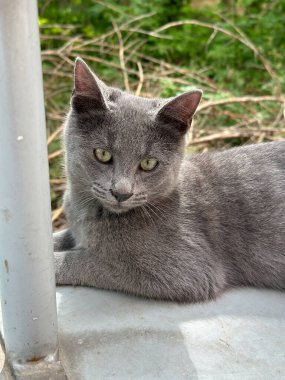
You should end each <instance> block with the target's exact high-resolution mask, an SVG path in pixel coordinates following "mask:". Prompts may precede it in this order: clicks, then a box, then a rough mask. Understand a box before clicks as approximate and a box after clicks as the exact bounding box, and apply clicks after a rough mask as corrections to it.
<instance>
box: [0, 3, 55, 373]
mask: <svg viewBox="0 0 285 380" xmlns="http://www.w3.org/2000/svg"><path fill="white" fill-rule="evenodd" d="M0 7H1V12H0V285H1V303H2V317H3V335H4V341H5V349H6V354H7V356H8V359H9V361H10V363H11V364H12V366H13V367H14V369H15V368H16V370H17V371H18V373H19V374H21V368H25V365H29V363H30V365H32V364H33V365H34V363H41V362H46V363H47V362H48V363H49V364H48V366H49V368H52V363H53V362H55V363H56V362H57V349H58V341H57V316H56V301H55V281H54V268H53V255H52V230H51V221H50V220H51V218H50V216H51V210H50V193H49V182H48V162H47V147H46V130H45V116H44V102H43V86H42V71H41V58H40V41H39V31H38V14H37V2H36V0H21V1H19V0H0ZM23 373H24V371H23ZM29 373H30V375H29V378H30V379H32V378H33V377H32V372H29ZM20 378H21V377H20ZM42 378H44V377H42ZM52 378H56V377H52Z"/></svg>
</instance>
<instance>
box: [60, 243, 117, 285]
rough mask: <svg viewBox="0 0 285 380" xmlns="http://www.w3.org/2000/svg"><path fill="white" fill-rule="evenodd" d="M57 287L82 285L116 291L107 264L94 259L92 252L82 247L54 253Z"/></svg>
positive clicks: (111, 272)
mask: <svg viewBox="0 0 285 380" xmlns="http://www.w3.org/2000/svg"><path fill="white" fill-rule="evenodd" d="M54 262H55V278H56V284H57V285H83V286H93V287H97V288H104V289H116V283H115V281H114V278H113V271H112V268H110V265H109V264H108V263H105V262H104V261H102V260H100V259H98V258H96V257H95V255H94V252H91V251H90V250H88V249H86V248H82V247H76V248H73V249H71V250H68V251H62V252H55V253H54Z"/></svg>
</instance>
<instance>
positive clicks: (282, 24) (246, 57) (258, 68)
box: [39, 0, 285, 94]
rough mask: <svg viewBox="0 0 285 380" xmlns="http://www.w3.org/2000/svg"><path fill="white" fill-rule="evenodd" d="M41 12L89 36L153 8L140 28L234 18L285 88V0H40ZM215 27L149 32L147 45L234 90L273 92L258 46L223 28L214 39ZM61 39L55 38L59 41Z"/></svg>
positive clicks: (221, 22) (157, 54)
mask: <svg viewBox="0 0 285 380" xmlns="http://www.w3.org/2000/svg"><path fill="white" fill-rule="evenodd" d="M39 12H40V24H41V25H44V24H68V25H72V24H73V25H76V26H77V27H76V28H75V29H73V30H71V31H70V33H69V35H70V36H72V35H75V34H80V35H81V36H83V37H85V38H92V37H93V36H99V35H101V34H103V33H106V32H107V31H108V30H110V29H111V28H112V22H114V21H115V22H116V23H117V24H120V23H123V22H127V21H128V20H129V19H130V17H136V16H139V15H142V14H147V13H154V15H153V16H152V17H149V18H146V19H143V20H141V22H140V21H138V23H137V24H136V28H143V29H144V30H149V31H152V30H155V29H156V28H158V27H160V26H161V25H164V24H166V23H169V22H173V21H178V20H186V19H195V20H199V21H202V22H209V23H212V24H213V23H214V24H215V25H218V26H221V27H225V25H227V29H228V30H232V31H234V28H233V27H231V25H230V24H231V23H233V24H234V25H235V26H236V27H238V28H240V29H241V30H242V32H243V33H245V34H246V36H247V37H248V38H249V39H250V41H251V42H252V43H253V44H254V45H255V46H256V47H257V48H258V49H259V50H260V52H261V53H264V54H265V55H266V57H267V59H268V60H269V61H270V62H271V64H272V66H273V67H274V69H275V71H276V73H277V75H278V77H279V78H280V81H281V84H282V86H283V88H284V85H285V73H284V72H285V70H284V58H285V54H284V52H285V37H284V36H285V0H277V1H276V0H275V1H262V0H238V1H216V0H212V1H211V0H208V1H203V0H200V1H197V0H195V1H191V0H188V1H186V0H155V1H145V0H130V1H126V0H124V1H119V2H118V1H114V0H108V1H94V0H71V1H67V0H53V1H46V0H40V1H39ZM42 32H43V33H48V34H52V33H53V34H59V33H61V32H64V33H65V34H66V31H65V30H61V28H60V27H54V28H52V29H42ZM212 33H213V30H210V29H207V28H203V27H201V26H193V25H184V26H180V27H176V28H171V29H168V30H166V31H165V32H163V35H165V36H167V37H171V39H162V38H155V37H149V40H148V43H147V44H145V45H144V46H143V47H142V51H143V52H144V53H145V54H147V55H151V56H153V57H155V58H158V59H163V60H167V61H168V62H172V63H175V64H177V65H180V66H181V67H191V68H193V69H199V70H201V68H204V69H205V70H206V71H207V76H208V77H209V78H212V79H213V80H214V81H216V82H224V81H226V82H227V85H228V88H229V89H230V90H231V92H232V93H233V94H239V93H240V92H242V93H249V94H251V93H255V94H258V93H260V94H261V93H262V94H265V93H268V94H270V93H272V82H271V81H270V78H269V77H268V81H264V76H268V74H267V73H266V72H264V67H262V65H261V63H260V61H259V60H258V59H257V57H254V54H253V52H252V51H250V50H249V49H248V48H247V47H246V46H244V45H243V44H242V43H240V42H239V41H235V40H232V39H230V38H229V37H228V36H225V35H223V34H221V33H218V34H217V35H216V36H215V38H214V39H213V40H212V41H210V40H209V39H210V37H211V35H212ZM60 43H61V41H53V42H52V44H53V47H54V46H56V44H58V46H60ZM50 44H51V41H48V44H47V43H45V42H44V43H43V48H47V47H50ZM47 45H49V46H47ZM98 70H99V72H100V73H101V74H102V75H103V76H104V78H105V79H109V78H110V81H112V80H113V79H114V73H112V72H111V71H110V69H109V68H106V67H105V70H104V68H103V67H100V68H99V69H98Z"/></svg>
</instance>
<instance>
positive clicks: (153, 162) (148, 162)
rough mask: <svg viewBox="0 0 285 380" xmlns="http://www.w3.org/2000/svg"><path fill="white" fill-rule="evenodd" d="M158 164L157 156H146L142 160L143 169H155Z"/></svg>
mask: <svg viewBox="0 0 285 380" xmlns="http://www.w3.org/2000/svg"><path fill="white" fill-rule="evenodd" d="M157 164H158V161H157V159H156V158H144V159H143V160H141V165H140V166H141V169H142V170H144V171H146V172H147V171H150V170H152V169H154V168H155V167H156V166H157Z"/></svg>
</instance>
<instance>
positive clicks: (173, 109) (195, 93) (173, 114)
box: [157, 90, 203, 134]
mask: <svg viewBox="0 0 285 380" xmlns="http://www.w3.org/2000/svg"><path fill="white" fill-rule="evenodd" d="M202 95H203V91H202V90H192V91H189V92H185V93H184V94H182V95H178V96H176V97H175V98H174V99H172V100H170V101H169V102H167V103H166V104H165V105H164V106H163V107H162V108H161V109H160V110H159V111H158V114H157V119H158V120H159V121H160V122H161V121H162V122H164V123H166V124H168V125H170V126H171V127H172V126H173V128H175V129H176V130H177V131H178V132H179V133H180V134H185V133H186V132H187V130H188V128H189V127H190V125H191V121H192V118H193V116H194V114H195V112H196V110H197V107H198V105H199V103H200V100H201V98H202Z"/></svg>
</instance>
